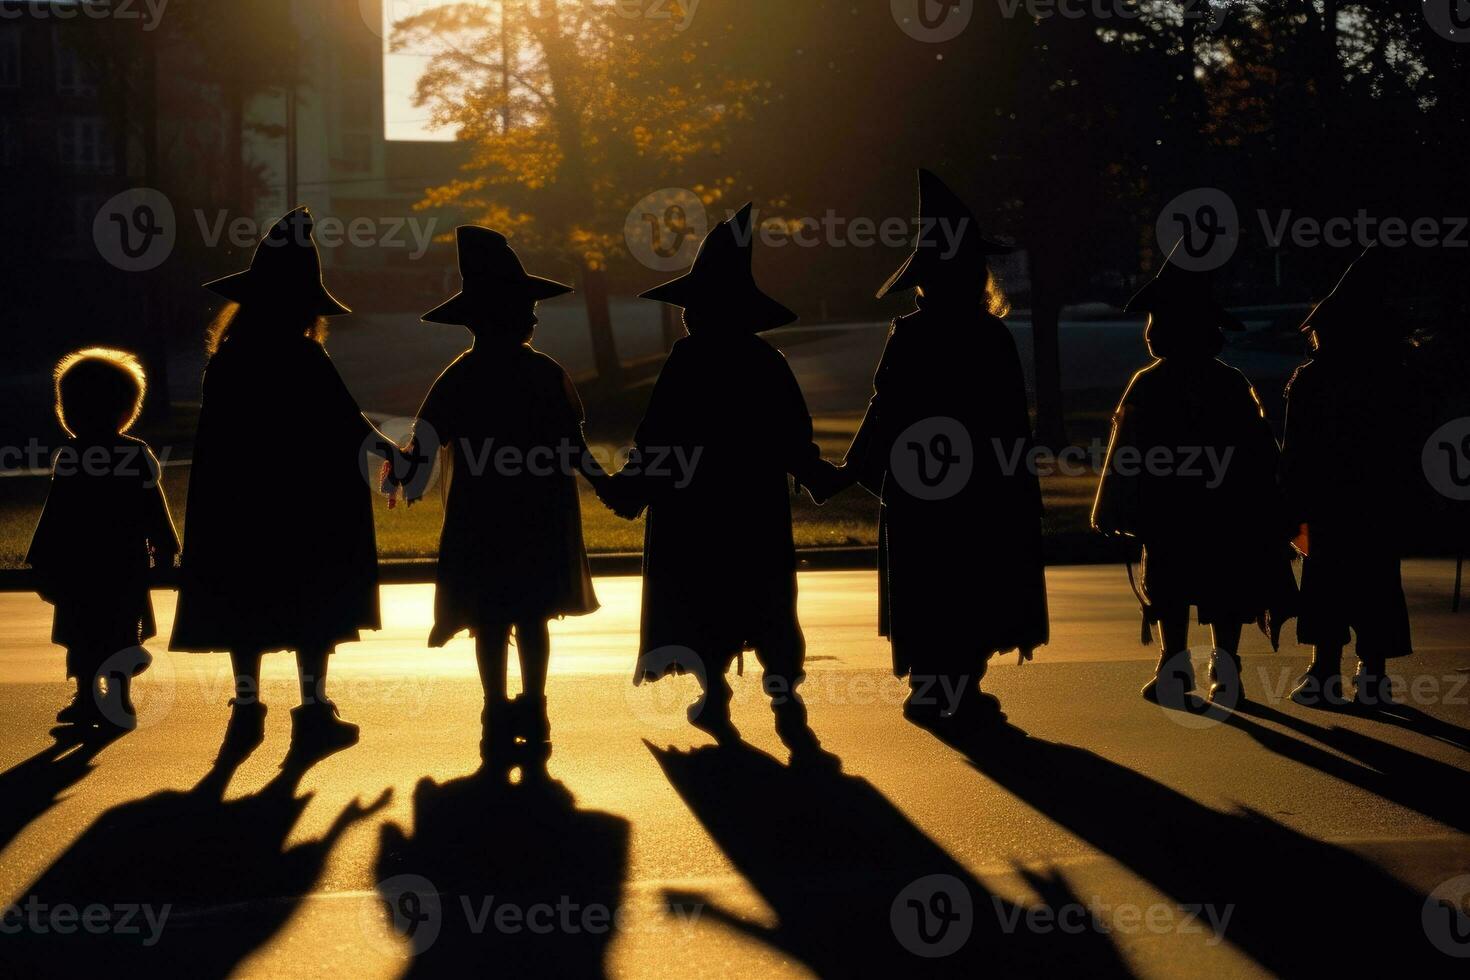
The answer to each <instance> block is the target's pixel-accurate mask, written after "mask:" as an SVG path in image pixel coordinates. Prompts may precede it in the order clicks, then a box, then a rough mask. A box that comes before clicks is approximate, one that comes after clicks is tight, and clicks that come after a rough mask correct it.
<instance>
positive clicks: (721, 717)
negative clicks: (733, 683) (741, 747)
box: [687, 673, 740, 745]
mask: <svg viewBox="0 0 1470 980" xmlns="http://www.w3.org/2000/svg"><path fill="white" fill-rule="evenodd" d="M733 696H734V692H732V691H731V690H730V685H729V683H728V682H727V681H726V680H725V675H724V674H723V673H722V674H719V675H717V676H714V677H711V678H709V681H708V685H707V686H706V688H705V691H704V694H703V695H702V696H701V697H700V699H699V700H698V701H695V702H694V703H693V704H691V705H690V706H689V710H688V712H687V714H688V716H689V724H691V725H693V726H694V727H695V728H698V729H699V730H700V731H703V732H707V733H709V734H710V735H712V736H714V740H715V742H716V744H718V745H733V744H735V743H736V742H739V741H740V730H739V729H738V728H736V727H735V723H734V722H733V721H731V720H730V699H731V698H732V697H733Z"/></svg>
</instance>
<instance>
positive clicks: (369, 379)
mask: <svg viewBox="0 0 1470 980" xmlns="http://www.w3.org/2000/svg"><path fill="white" fill-rule="evenodd" d="M1244 315H1245V316H1247V319H1249V314H1244ZM540 316H541V325H540V326H539V327H538V328H537V331H536V340H535V343H536V346H537V347H539V348H541V349H542V350H544V351H546V352H547V353H549V354H551V355H552V356H553V357H555V358H557V359H558V360H559V361H561V362H562V364H563V365H564V366H565V367H566V368H567V370H568V371H570V372H571V373H572V374H573V375H574V376H576V375H581V374H585V373H586V372H589V371H591V370H592V367H593V364H592V352H591V345H590V342H589V340H588V334H587V326H586V316H585V313H584V311H583V309H582V307H581V305H580V303H579V302H577V301H576V300H575V298H573V299H571V300H559V301H556V302H552V303H546V304H543V305H542V307H541V310H540ZM613 316H614V322H615V324H616V334H617V340H618V346H619V353H620V354H621V356H622V357H623V358H624V360H627V361H635V360H639V359H642V358H647V357H651V356H655V355H657V354H659V353H660V352H661V351H662V349H663V348H662V343H663V341H662V333H661V330H660V325H659V312H658V307H657V306H656V305H655V304H653V303H648V302H645V301H640V300H617V301H615V302H614V304H613ZM1250 322H1251V323H1252V325H1253V326H1261V325H1262V324H1261V323H1260V321H1255V320H1252V321H1250ZM1008 323H1009V324H1010V326H1011V330H1012V332H1013V333H1014V334H1015V336H1016V342H1017V348H1018V350H1019V353H1020V356H1021V364H1022V367H1023V369H1024V370H1025V373H1026V379H1027V385H1028V386H1031V385H1032V384H1033V374H1034V355H1033V353H1032V347H1031V325H1030V322H1029V321H1028V320H1027V319H1025V317H1024V316H1015V317H1011V318H1010V319H1009V320H1008ZM887 329H888V323H887V321H881V322H880V321H873V322H868V323H846V324H820V325H812V326H804V325H798V326H796V327H793V328H790V329H787V330H780V331H776V332H774V333H772V334H770V335H768V336H769V339H770V340H771V341H772V342H773V343H775V344H776V345H777V346H779V347H782V348H783V350H785V352H786V356H787V358H788V359H789V360H790V362H791V366H792V368H793V370H794V371H795V372H796V376H797V379H798V380H799V381H800V382H801V386H802V390H803V391H804V392H805V394H806V397H807V401H808V403H809V405H810V406H811V409H812V411H813V413H814V414H817V415H845V414H852V413H858V412H861V411H862V409H863V407H864V406H865V405H866V404H867V400H868V396H869V395H870V394H871V390H872V388H871V384H872V380H873V371H874V369H875V368H876V367H877V365H878V359H879V357H880V356H881V355H882V353H883V344H884V341H885V339H886V337H887ZM469 343H470V335H469V332H468V331H466V330H463V329H461V328H458V327H446V326H442V325H431V324H424V323H419V322H418V321H417V319H416V318H414V317H413V316H412V315H408V314H405V315H401V316H392V315H375V316H368V317H360V318H355V319H353V321H352V322H351V323H349V324H344V325H340V326H338V327H337V328H336V329H335V331H334V332H333V334H332V335H331V336H330V337H329V338H328V341H327V348H328V350H330V351H331V353H332V359H333V361H334V362H335V363H336V365H337V367H338V369H339V370H340V371H341V372H342V375H343V377H344V378H345V379H346V381H347V384H348V386H349V387H350V388H351V389H352V392H353V394H355V395H356V396H357V399H358V401H359V402H360V403H361V404H362V406H363V407H364V408H365V409H367V410H368V411H369V412H373V413H377V414H382V415H393V416H406V415H411V414H412V413H413V412H415V411H417V409H418V407H419V403H420V401H422V399H423V396H424V393H425V392H427V391H428V389H429V385H430V384H432V383H433V380H434V378H436V377H437V376H438V374H439V372H440V371H442V370H443V369H444V367H445V365H447V364H448V363H449V362H450V361H451V360H453V359H454V357H455V356H456V355H458V354H459V352H460V351H462V350H464V349H465V348H467V347H468V346H469ZM1061 349H1062V387H1063V389H1064V390H1066V391H1077V390H1080V389H1083V388H1093V389H1095V388H1104V389H1109V390H1111V389H1116V390H1117V393H1118V394H1122V391H1123V388H1124V386H1125V385H1126V384H1127V383H1128V379H1129V377H1131V376H1132V374H1133V372H1134V371H1136V370H1138V368H1140V367H1142V366H1143V365H1144V364H1146V363H1148V360H1149V358H1148V352H1147V349H1146V348H1145V346H1144V343H1143V321H1142V320H1122V321H1114V320H1102V321H1083V320H1072V321H1065V322H1063V324H1062V328H1061ZM1225 356H1226V360H1228V361H1229V362H1230V363H1231V364H1233V365H1235V366H1236V367H1239V368H1241V369H1242V370H1243V371H1245V372H1246V373H1247V375H1249V376H1251V377H1252V378H1257V379H1262V381H1263V382H1264V380H1265V379H1271V378H1274V379H1284V378H1286V377H1287V376H1288V375H1289V374H1290V373H1291V370H1292V368H1293V367H1294V366H1295V365H1296V364H1297V363H1298V361H1299V360H1300V358H1299V357H1296V356H1293V355H1282V354H1274V353H1267V352H1258V351H1253V350H1244V349H1241V350H1237V349H1235V348H1232V349H1231V350H1230V351H1228V352H1227V353H1226V355H1225ZM196 370H197V366H196ZM190 373H191V372H189V371H181V372H180V374H182V375H184V376H187V375H188V374H190ZM1278 387H1279V385H1278ZM1279 395H1280V392H1279V390H1278V391H1274V392H1272V391H1269V390H1264V391H1263V397H1265V398H1267V399H1268V401H1269V400H1270V399H1272V398H1276V397H1279ZM174 397H175V398H179V399H181V400H190V399H193V398H197V393H192V394H191V393H190V392H189V391H187V390H181V388H180V387H179V386H176V387H175V390H174Z"/></svg>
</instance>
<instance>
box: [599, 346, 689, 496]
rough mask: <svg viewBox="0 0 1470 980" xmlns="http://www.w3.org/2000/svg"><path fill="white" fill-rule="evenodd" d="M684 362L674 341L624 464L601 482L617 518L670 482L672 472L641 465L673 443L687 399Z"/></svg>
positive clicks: (658, 493) (655, 494) (684, 357)
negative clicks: (658, 470)
mask: <svg viewBox="0 0 1470 980" xmlns="http://www.w3.org/2000/svg"><path fill="white" fill-rule="evenodd" d="M686 365H687V357H686V355H685V354H684V353H683V348H682V346H681V343H676V344H674V347H673V349H672V350H671V351H669V357H668V360H667V361H665V362H664V366H663V370H662V371H660V372H659V375H658V380H657V381H655V382H654V385H653V393H652V394H651V395H650V396H649V399H648V408H647V410H646V411H645V412H644V413H643V421H641V422H640V423H639V424H638V431H637V432H636V433H635V434H634V436H633V450H632V452H631V453H630V455H629V458H628V463H627V465H625V466H624V467H623V469H622V470H620V471H619V472H618V473H615V474H613V476H612V477H611V478H610V479H608V481H607V482H606V483H605V484H604V485H603V488H604V489H603V490H602V491H601V493H600V496H601V498H602V500H603V502H604V503H606V504H607V505H608V506H609V507H611V508H612V509H613V511H614V512H615V513H616V514H617V515H618V516H619V517H625V518H629V519H631V518H634V517H637V516H638V515H639V514H640V513H642V512H643V509H644V508H645V507H647V506H649V505H650V504H652V503H654V502H655V501H656V500H657V499H658V498H659V497H660V496H662V495H663V493H664V492H665V491H666V489H667V485H668V484H669V483H670V482H671V481H672V475H669V476H667V477H665V476H663V475H661V474H658V473H649V472H646V471H645V470H644V468H643V464H644V460H645V459H650V458H653V457H654V455H655V454H654V452H651V451H650V450H657V451H659V452H662V451H663V450H665V449H667V448H669V447H672V446H674V445H676V444H677V442H676V439H677V437H678V436H679V434H680V432H681V430H682V424H681V422H682V418H681V417H682V415H683V414H684V406H685V404H686V402H687V399H686V397H685V394H684V389H685V383H686V380H685V377H684V375H685V374H686Z"/></svg>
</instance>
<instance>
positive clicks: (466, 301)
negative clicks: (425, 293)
mask: <svg viewBox="0 0 1470 980" xmlns="http://www.w3.org/2000/svg"><path fill="white" fill-rule="evenodd" d="M574 292H576V290H575V289H573V288H572V287H571V286H568V285H567V284H566V283H564V282H557V281H556V280H555V279H544V278H542V277H541V276H526V277H525V278H524V279H522V280H519V281H517V282H514V283H497V284H496V285H495V286H493V287H491V288H488V289H487V290H486V291H485V292H484V293H483V294H479V293H477V294H475V295H471V294H469V293H468V292H465V291H464V290H461V291H460V292H458V293H455V294H454V295H453V296H451V297H450V298H449V299H448V300H446V301H444V302H443V303H440V304H439V305H438V306H436V307H434V308H433V309H432V310H430V311H429V312H427V313H425V314H424V315H423V316H421V317H419V319H420V320H422V321H423V322H424V323H448V324H452V325H454V326H460V327H462V326H464V325H465V324H466V323H468V322H470V321H471V320H475V319H478V318H480V317H481V316H483V315H484V314H485V313H486V312H487V311H494V310H495V309H496V307H497V305H498V304H497V301H504V300H506V299H512V298H514V299H517V300H520V301H525V300H530V301H532V302H535V303H539V302H541V301H542V300H546V299H552V298H554V297H557V296H565V295H566V294H567V293H574Z"/></svg>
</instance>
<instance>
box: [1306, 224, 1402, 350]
mask: <svg viewBox="0 0 1470 980" xmlns="http://www.w3.org/2000/svg"><path fill="white" fill-rule="evenodd" d="M1377 246H1378V243H1377V242H1370V243H1369V244H1368V247H1367V248H1365V249H1363V254H1362V255H1359V256H1358V257H1357V258H1356V259H1354V260H1353V262H1352V264H1351V265H1349V266H1348V267H1347V271H1346V272H1344V273H1343V274H1342V278H1341V279H1339V280H1338V281H1337V285H1336V286H1334V287H1333V289H1332V292H1330V293H1328V294H1327V296H1326V298H1325V299H1323V300H1322V302H1320V303H1318V304H1317V305H1316V306H1314V307H1313V308H1312V312H1311V313H1308V314H1307V318H1306V320H1304V321H1302V326H1301V331H1302V333H1311V332H1313V331H1316V332H1318V333H1320V332H1322V331H1324V330H1332V329H1335V328H1336V327H1337V326H1338V325H1339V324H1341V323H1343V322H1345V321H1346V322H1353V321H1357V322H1362V321H1363V320H1364V319H1365V318H1371V317H1372V316H1374V315H1376V313H1377V312H1378V310H1379V309H1380V307H1381V306H1382V305H1383V292H1382V284H1381V283H1379V282H1378V281H1377V278H1376V277H1375V276H1374V275H1372V270H1373V266H1374V265H1375V264H1376V255H1377V252H1376V249H1377Z"/></svg>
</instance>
